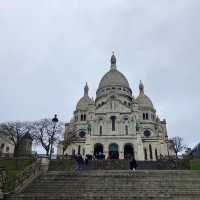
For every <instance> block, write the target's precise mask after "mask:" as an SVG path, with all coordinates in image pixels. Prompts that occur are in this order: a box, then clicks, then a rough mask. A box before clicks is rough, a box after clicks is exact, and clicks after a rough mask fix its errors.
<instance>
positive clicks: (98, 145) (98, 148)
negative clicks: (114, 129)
mask: <svg viewBox="0 0 200 200" xmlns="http://www.w3.org/2000/svg"><path fill="white" fill-rule="evenodd" d="M99 153H103V144H101V143H96V144H95V145H94V155H98V154H99Z"/></svg>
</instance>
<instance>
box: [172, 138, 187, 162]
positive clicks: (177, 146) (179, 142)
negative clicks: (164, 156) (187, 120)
mask: <svg viewBox="0 0 200 200" xmlns="http://www.w3.org/2000/svg"><path fill="white" fill-rule="evenodd" d="M172 142H173V146H174V151H175V154H176V158H178V153H180V152H181V151H183V150H184V149H185V148H186V145H184V144H183V138H182V137H179V136H176V137H173V138H172Z"/></svg>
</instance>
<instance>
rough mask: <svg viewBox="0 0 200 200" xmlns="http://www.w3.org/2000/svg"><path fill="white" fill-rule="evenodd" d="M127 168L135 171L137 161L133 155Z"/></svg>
mask: <svg viewBox="0 0 200 200" xmlns="http://www.w3.org/2000/svg"><path fill="white" fill-rule="evenodd" d="M129 168H130V170H133V171H135V170H136V168H137V162H136V160H135V158H134V157H132V158H131V159H130V161H129Z"/></svg>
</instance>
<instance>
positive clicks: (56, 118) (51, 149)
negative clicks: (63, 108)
mask: <svg viewBox="0 0 200 200" xmlns="http://www.w3.org/2000/svg"><path fill="white" fill-rule="evenodd" d="M52 122H53V133H52V136H51V145H50V156H49V157H50V159H51V156H52V153H53V152H52V151H53V140H54V135H55V133H56V125H57V123H58V117H57V115H56V114H55V115H54V118H53V119H52Z"/></svg>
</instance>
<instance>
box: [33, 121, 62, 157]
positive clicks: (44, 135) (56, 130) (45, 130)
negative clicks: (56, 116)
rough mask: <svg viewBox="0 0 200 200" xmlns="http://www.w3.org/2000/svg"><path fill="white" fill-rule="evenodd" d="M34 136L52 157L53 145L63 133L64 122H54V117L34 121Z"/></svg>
mask: <svg viewBox="0 0 200 200" xmlns="http://www.w3.org/2000/svg"><path fill="white" fill-rule="evenodd" d="M33 126H34V138H35V141H36V143H37V144H40V145H41V146H42V147H43V148H44V150H45V151H46V155H47V156H49V158H51V155H52V153H53V147H54V146H55V145H56V143H57V142H58V140H59V138H60V135H61V134H62V133H63V123H62V122H57V123H56V124H55V123H53V121H52V119H42V120H39V121H36V122H34V123H33Z"/></svg>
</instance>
